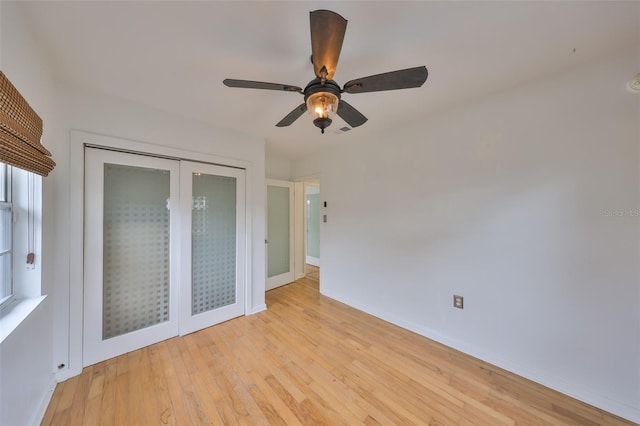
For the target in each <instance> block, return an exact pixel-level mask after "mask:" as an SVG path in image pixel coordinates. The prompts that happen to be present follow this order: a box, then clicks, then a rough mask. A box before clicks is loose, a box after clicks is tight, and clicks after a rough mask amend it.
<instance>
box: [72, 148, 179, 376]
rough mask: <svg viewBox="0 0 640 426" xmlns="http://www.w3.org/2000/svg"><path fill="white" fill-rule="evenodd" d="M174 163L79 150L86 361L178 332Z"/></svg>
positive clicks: (176, 175)
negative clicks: (81, 157)
mask: <svg viewBox="0 0 640 426" xmlns="http://www.w3.org/2000/svg"><path fill="white" fill-rule="evenodd" d="M179 166H180V163H179V162H178V161H173V160H167V159H160V158H154V157H147V156H143V155H136V154H127V153H121V152H114V151H106V150H102V149H95V148H86V150H85V250H84V262H85V265H84V274H85V275H84V342H83V345H84V350H83V352H84V353H83V364H84V365H85V366H86V365H91V364H94V363H96V362H99V361H102V360H105V359H108V358H112V357H114V356H117V355H120V354H123V353H126V352H129V351H132V350H135V349H138V348H141V347H144V346H147V345H150V344H153V343H156V342H159V341H161V340H164V339H168V338H170V337H173V336H175V335H177V334H178V295H179V293H178V277H179V276H180V275H179V269H178V268H179V264H178V260H179V258H178V250H177V249H178V244H179V234H178V227H179V221H178V219H179V217H180V216H179V211H178V209H179V197H178V191H179ZM76 260H77V261H82V260H81V259H76Z"/></svg>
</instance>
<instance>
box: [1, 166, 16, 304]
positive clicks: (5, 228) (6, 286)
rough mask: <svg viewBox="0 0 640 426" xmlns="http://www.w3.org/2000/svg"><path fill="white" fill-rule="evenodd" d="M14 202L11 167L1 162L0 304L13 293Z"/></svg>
mask: <svg viewBox="0 0 640 426" xmlns="http://www.w3.org/2000/svg"><path fill="white" fill-rule="evenodd" d="M12 228H13V204H12V203H11V167H10V166H8V165H6V164H4V163H0V304H1V303H2V302H5V301H7V300H8V299H9V298H11V296H12V294H13V273H12V272H13V271H12V264H13V232H12V231H13V229H12Z"/></svg>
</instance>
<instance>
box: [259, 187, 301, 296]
mask: <svg viewBox="0 0 640 426" xmlns="http://www.w3.org/2000/svg"><path fill="white" fill-rule="evenodd" d="M269 186H279V187H281V188H288V189H289V271H288V272H285V273H283V274H280V275H276V276H273V277H271V278H269V247H268V245H269V217H268V215H269V196H268V187H269ZM293 186H294V185H293V182H290V181H288V180H277V179H267V180H266V184H265V188H264V190H265V205H266V207H267V208H266V209H265V211H266V212H265V215H264V216H265V236H266V240H265V242H266V244H265V246H267V247H265V271H266V272H265V274H266V278H267V283H266V285H265V290H272V289H274V288H276V287H280V286H282V285H285V284H289V283H291V282H293V281H295V270H294V265H295V262H294V259H295V226H294V224H295V216H294V210H295V197H294V192H293Z"/></svg>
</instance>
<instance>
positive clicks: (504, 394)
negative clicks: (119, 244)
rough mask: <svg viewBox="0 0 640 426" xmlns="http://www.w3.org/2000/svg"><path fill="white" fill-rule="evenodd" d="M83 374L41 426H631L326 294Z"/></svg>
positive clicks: (271, 306) (314, 274) (311, 277)
mask: <svg viewBox="0 0 640 426" xmlns="http://www.w3.org/2000/svg"><path fill="white" fill-rule="evenodd" d="M319 274H320V271H319V269H317V268H315V269H314V268H310V269H309V274H308V276H307V278H306V279H304V278H303V279H301V280H298V281H296V282H295V283H293V284H289V285H285V286H282V287H279V288H277V289H274V290H272V291H270V292H268V293H267V297H266V301H267V306H268V310H267V311H264V312H261V313H259V314H256V315H252V316H249V317H241V318H237V319H235V320H231V321H228V322H225V323H222V324H219V325H217V326H214V327H210V328H208V329H205V330H201V331H199V332H196V333H193V334H190V335H188V336H184V337H175V338H172V339H169V340H166V341H164V342H161V343H158V344H156V345H153V346H151V347H147V348H143V349H140V350H138V351H134V352H131V353H129V354H125V355H121V356H119V357H117V358H114V359H112V360H108V361H105V362H103V363H99V364H96V365H94V366H90V367H87V368H85V369H84V371H83V372H82V374H81V375H80V376H77V377H74V378H72V379H69V380H67V381H66V382H63V383H60V384H58V386H57V387H56V390H55V392H54V395H53V397H52V398H51V403H50V405H49V407H48V409H47V411H46V413H45V416H44V418H43V421H42V424H44V425H49V424H52V425H74V424H78V425H80V424H87V425H93V424H109V425H135V424H140V425H143V424H171V425H181V424H225V425H247V424H250V425H254V424H256V425H260V424H265V425H267V424H272V425H278V424H280V425H341V424H344V425H354V424H364V425H392V424H398V425H411V424H415V425H427V424H428V425H479V424H480V425H500V424H505V425H510V424H536V425H613V426H616V425H631V424H632V423H630V422H627V421H625V420H623V419H621V418H619V417H616V416H614V415H612V414H609V413H606V412H604V411H602V410H599V409H597V408H595V407H592V406H589V405H587V404H584V403H582V402H579V401H576V400H574V399H572V398H570V397H568V396H566V395H562V394H559V393H557V392H554V391H552V390H550V389H547V388H545V387H543V386H540V385H538V384H536V383H533V382H531V381H529V380H526V379H524V378H522V377H519V376H516V375H514V374H511V373H509V372H506V371H504V370H502V369H500V368H497V367H495V366H492V365H490V364H487V363H485V362H483V361H480V360H478V359H475V358H473V357H471V356H469V355H466V354H463V353H461V352H458V351H455V350H453V349H451V348H448V347H446V346H444V345H441V344H439V343H437V342H434V341H432V340H429V339H426V338H424V337H421V336H419V335H416V334H414V333H412V332H410V331H408V330H404V329H401V328H398V327H396V326H393V325H391V324H389V323H387V322H385V321H383V320H380V319H378V318H374V317H372V316H370V315H367V314H365V313H363V312H360V311H358V310H355V309H352V308H349V307H347V306H345V305H343V304H341V303H339V302H337V301H335V300H331V299H329V298H326V297H324V296H322V295H320V294H319V291H318V287H319V284H318V280H319Z"/></svg>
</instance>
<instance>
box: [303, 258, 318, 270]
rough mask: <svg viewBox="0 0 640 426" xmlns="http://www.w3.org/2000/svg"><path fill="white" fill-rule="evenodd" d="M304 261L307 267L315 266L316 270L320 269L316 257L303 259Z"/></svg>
mask: <svg viewBox="0 0 640 426" xmlns="http://www.w3.org/2000/svg"><path fill="white" fill-rule="evenodd" d="M305 261H306V262H307V263H308V264H309V265H313V266H317V267H318V268H319V267H320V258H318V257H313V256H307V257H306V258H305Z"/></svg>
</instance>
